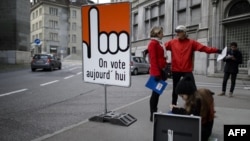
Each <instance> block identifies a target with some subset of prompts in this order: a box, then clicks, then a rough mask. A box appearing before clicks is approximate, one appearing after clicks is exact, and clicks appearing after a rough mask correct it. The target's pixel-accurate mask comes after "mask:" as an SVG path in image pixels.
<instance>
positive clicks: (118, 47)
mask: <svg viewBox="0 0 250 141" xmlns="http://www.w3.org/2000/svg"><path fill="white" fill-rule="evenodd" d="M88 16H89V17H88V18H89V32H90V34H89V35H90V36H89V38H90V39H89V45H88V44H87V43H86V41H83V48H87V56H88V58H91V57H92V56H94V55H100V54H107V53H110V54H116V53H117V52H118V51H121V52H126V51H127V50H128V49H129V34H128V32H126V31H121V32H120V33H117V32H115V31H111V32H110V33H107V32H99V22H101V21H99V11H98V9H97V8H96V7H92V8H90V10H89V15H88Z"/></svg>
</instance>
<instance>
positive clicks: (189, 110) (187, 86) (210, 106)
mask: <svg viewBox="0 0 250 141" xmlns="http://www.w3.org/2000/svg"><path fill="white" fill-rule="evenodd" d="M176 93H177V94H178V95H179V96H180V97H181V98H182V99H183V100H184V101H185V104H184V107H178V106H175V105H170V108H171V111H172V113H174V114H184V115H195V116H200V117H201V122H202V125H201V140H202V141H208V139H209V137H210V135H211V134H212V129H213V123H214V114H215V110H214V99H213V95H214V93H213V92H211V91H210V90H209V89H204V88H203V89H196V86H195V85H194V83H193V81H192V79H191V78H189V77H184V78H183V79H182V80H181V81H180V82H179V83H178V84H177V86H176Z"/></svg>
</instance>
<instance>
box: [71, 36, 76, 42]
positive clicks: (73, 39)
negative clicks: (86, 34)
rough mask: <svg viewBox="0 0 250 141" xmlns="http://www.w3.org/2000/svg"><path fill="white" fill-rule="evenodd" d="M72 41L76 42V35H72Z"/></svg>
mask: <svg viewBox="0 0 250 141" xmlns="http://www.w3.org/2000/svg"><path fill="white" fill-rule="evenodd" d="M72 43H76V35H72Z"/></svg>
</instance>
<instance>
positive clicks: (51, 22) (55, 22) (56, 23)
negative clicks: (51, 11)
mask: <svg viewBox="0 0 250 141" xmlns="http://www.w3.org/2000/svg"><path fill="white" fill-rule="evenodd" d="M49 27H50V28H53V29H55V28H57V27H58V21H54V20H49Z"/></svg>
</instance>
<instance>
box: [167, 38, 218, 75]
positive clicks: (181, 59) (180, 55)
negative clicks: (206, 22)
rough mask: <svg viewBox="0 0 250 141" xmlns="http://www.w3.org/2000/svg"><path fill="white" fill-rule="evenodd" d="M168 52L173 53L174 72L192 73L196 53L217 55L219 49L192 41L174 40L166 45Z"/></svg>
mask: <svg viewBox="0 0 250 141" xmlns="http://www.w3.org/2000/svg"><path fill="white" fill-rule="evenodd" d="M165 47H166V49H167V50H170V51H171V54H172V55H171V56H172V71H173V72H192V71H193V66H194V64H193V55H194V51H200V52H206V53H209V54H210V53H217V52H218V49H217V48H213V47H207V46H204V45H202V44H200V43H198V42H197V41H195V40H191V39H188V38H186V39H183V40H180V39H177V38H176V39H173V40H170V41H169V42H166V43H165Z"/></svg>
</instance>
